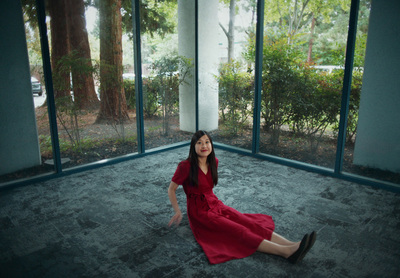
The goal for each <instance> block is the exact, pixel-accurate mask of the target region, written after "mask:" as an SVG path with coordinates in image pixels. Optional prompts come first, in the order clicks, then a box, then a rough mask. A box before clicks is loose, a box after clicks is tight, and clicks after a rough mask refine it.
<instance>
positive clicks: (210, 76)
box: [178, 0, 219, 132]
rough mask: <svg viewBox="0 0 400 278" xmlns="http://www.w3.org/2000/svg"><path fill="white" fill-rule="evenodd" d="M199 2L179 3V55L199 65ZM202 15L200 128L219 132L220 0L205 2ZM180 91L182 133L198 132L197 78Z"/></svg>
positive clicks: (200, 12)
mask: <svg viewBox="0 0 400 278" xmlns="http://www.w3.org/2000/svg"><path fill="white" fill-rule="evenodd" d="M194 3H195V1H187V0H179V1H178V37H179V55H182V56H185V57H187V58H191V59H193V62H194V61H195V5H194ZM198 14H199V33H198V36H199V57H198V58H199V65H198V67H199V77H198V79H199V128H200V129H204V130H207V131H211V130H215V129H217V128H218V83H217V81H216V79H215V76H214V75H216V74H217V73H218V32H217V31H218V28H219V26H218V0H202V1H199V4H198ZM186 81H187V83H188V84H183V85H181V86H180V88H179V120H180V129H181V130H184V131H190V132H194V131H195V128H196V114H195V103H196V102H195V101H196V99H195V84H194V81H195V76H194V70H193V72H192V77H191V78H190V80H186Z"/></svg>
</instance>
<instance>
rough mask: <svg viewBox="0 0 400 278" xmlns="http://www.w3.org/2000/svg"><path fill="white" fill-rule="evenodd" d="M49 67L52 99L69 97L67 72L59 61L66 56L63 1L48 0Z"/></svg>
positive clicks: (65, 23)
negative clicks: (51, 74) (50, 70)
mask: <svg viewBox="0 0 400 278" xmlns="http://www.w3.org/2000/svg"><path fill="white" fill-rule="evenodd" d="M48 9H49V14H50V18H51V20H50V35H51V67H52V73H53V86H54V88H53V89H54V97H55V98H59V97H65V96H70V95H71V93H70V76H69V71H68V70H66V69H65V68H63V65H62V63H61V62H60V61H61V59H62V58H63V57H65V56H67V55H68V52H69V49H68V28H67V17H66V10H65V1H64V0H50V1H49V3H48Z"/></svg>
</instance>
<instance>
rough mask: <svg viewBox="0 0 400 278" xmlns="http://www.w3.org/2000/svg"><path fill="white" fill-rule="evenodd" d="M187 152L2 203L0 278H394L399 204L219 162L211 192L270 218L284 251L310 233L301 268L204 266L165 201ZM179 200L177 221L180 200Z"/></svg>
mask: <svg viewBox="0 0 400 278" xmlns="http://www.w3.org/2000/svg"><path fill="white" fill-rule="evenodd" d="M187 153H188V147H185V148H180V149H176V150H173V151H169V152H166V153H159V154H156V155H151V156H146V157H143V158H139V159H135V160H132V161H128V162H123V163H119V164H116V165H112V166H106V167H103V168H100V169H96V170H91V171H87V172H85V173H80V174H75V175H70V176H65V177H62V178H58V179H54V180H50V181H47V182H43V183H38V184H33V185H30V186H25V187H21V188H16V189H12V190H7V191H1V192H0V275H1V277H400V252H399V250H400V236H399V234H400V199H399V197H400V196H399V194H395V193H391V192H387V191H383V190H377V189H373V188H370V187H366V186H362V185H358V184H354V183H350V182H346V181H341V180H336V179H333V178H329V177H325V176H320V175H317V174H314V173H309V172H304V171H301V170H297V169H293V168H288V167H285V166H281V165H278V164H273V163H270V162H267V161H262V160H258V159H255V158H250V157H245V156H241V155H238V154H235V153H230V152H226V151H222V150H216V153H217V157H218V158H219V159H220V166H219V175H220V179H219V184H218V186H217V187H216V188H215V190H214V192H215V194H216V195H217V196H218V197H219V199H220V200H222V201H223V202H224V203H225V204H227V205H229V206H232V207H234V208H236V209H237V210H239V211H241V212H249V213H265V214H269V215H272V216H273V218H274V220H275V224H276V232H277V233H279V234H281V235H283V236H285V237H287V238H288V239H291V240H300V239H301V238H302V236H303V234H304V233H306V232H311V231H312V230H316V231H317V232H318V239H317V242H316V243H315V245H314V248H313V249H312V250H311V251H310V253H309V254H308V255H307V256H306V257H305V258H304V260H303V261H302V262H301V263H299V264H298V265H292V264H289V263H288V262H286V261H285V260H284V259H282V258H280V257H276V256H272V255H266V254H261V253H255V254H253V255H251V256H249V257H247V258H244V259H240V260H233V261H230V262H227V263H223V264H219V265H210V264H209V263H208V261H207V258H206V256H205V255H204V254H203V252H202V250H201V248H200V247H199V246H198V245H197V243H196V241H195V240H194V237H193V236H192V233H191V231H190V227H189V224H188V220H187V217H186V214H185V215H184V220H183V222H182V224H181V225H180V226H179V227H178V228H171V229H170V228H168V227H167V223H168V221H169V219H170V217H171V216H172V208H171V206H170V204H169V200H168V196H167V188H168V185H169V181H170V179H171V177H172V175H173V173H174V171H175V168H176V166H177V163H178V162H179V161H180V160H182V159H185V158H186V156H187ZM178 199H179V203H180V206H181V209H182V211H183V212H185V211H186V207H185V194H184V192H183V190H182V188H181V187H180V189H178Z"/></svg>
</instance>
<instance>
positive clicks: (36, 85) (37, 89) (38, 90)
mask: <svg viewBox="0 0 400 278" xmlns="http://www.w3.org/2000/svg"><path fill="white" fill-rule="evenodd" d="M31 84H32V93H33V94H38V95H39V96H41V95H42V94H43V90H42V84H40V82H39V80H37V79H36V78H35V77H31Z"/></svg>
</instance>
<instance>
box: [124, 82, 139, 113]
mask: <svg viewBox="0 0 400 278" xmlns="http://www.w3.org/2000/svg"><path fill="white" fill-rule="evenodd" d="M124 92H125V98H126V104H127V105H128V108H129V109H136V94H135V81H134V80H129V79H127V80H124Z"/></svg>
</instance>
